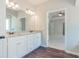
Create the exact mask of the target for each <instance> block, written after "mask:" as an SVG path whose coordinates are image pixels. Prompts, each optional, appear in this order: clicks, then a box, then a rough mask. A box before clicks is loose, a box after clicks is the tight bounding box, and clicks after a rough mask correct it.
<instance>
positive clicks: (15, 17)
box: [6, 8, 28, 32]
mask: <svg viewBox="0 0 79 59" xmlns="http://www.w3.org/2000/svg"><path fill="white" fill-rule="evenodd" d="M27 20H28V15H27V14H26V13H25V12H24V11H22V10H13V9H9V8H6V32H24V31H26V22H27Z"/></svg>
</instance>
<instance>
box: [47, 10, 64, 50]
mask: <svg viewBox="0 0 79 59" xmlns="http://www.w3.org/2000/svg"><path fill="white" fill-rule="evenodd" d="M48 19H49V24H48V32H49V33H48V35H49V40H48V47H51V48H55V49H60V50H64V49H65V11H64V10H61V11H57V12H50V13H49V14H48Z"/></svg>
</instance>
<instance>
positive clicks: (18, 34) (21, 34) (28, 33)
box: [6, 32, 40, 38]
mask: <svg viewBox="0 0 79 59" xmlns="http://www.w3.org/2000/svg"><path fill="white" fill-rule="evenodd" d="M35 33H40V32H21V33H14V34H8V33H6V37H7V38H8V37H17V36H24V35H31V34H35Z"/></svg>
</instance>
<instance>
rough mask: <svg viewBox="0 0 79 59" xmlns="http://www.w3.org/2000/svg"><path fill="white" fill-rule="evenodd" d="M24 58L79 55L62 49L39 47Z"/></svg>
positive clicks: (72, 56)
mask: <svg viewBox="0 0 79 59" xmlns="http://www.w3.org/2000/svg"><path fill="white" fill-rule="evenodd" d="M23 58H78V56H76V55H72V54H68V53H66V52H64V51H62V50H57V49H53V48H44V47H39V48H38V49H36V50H35V51H33V52H31V53H29V54H28V55H25V56H24V57H23Z"/></svg>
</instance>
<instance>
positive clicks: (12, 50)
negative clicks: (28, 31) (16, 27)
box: [8, 38, 17, 58]
mask: <svg viewBox="0 0 79 59" xmlns="http://www.w3.org/2000/svg"><path fill="white" fill-rule="evenodd" d="M15 39H16V38H8V58H16V57H17V55H16V40H15Z"/></svg>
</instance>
